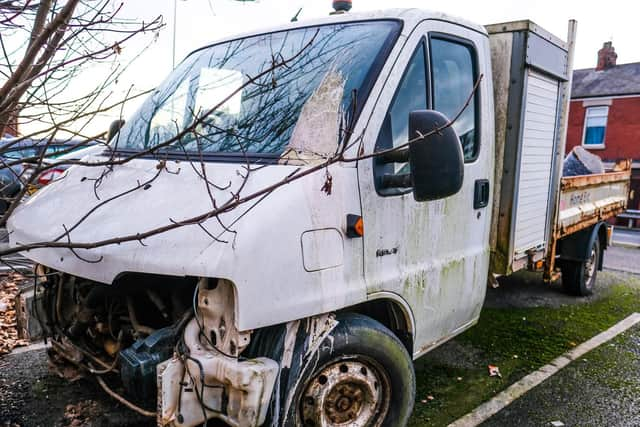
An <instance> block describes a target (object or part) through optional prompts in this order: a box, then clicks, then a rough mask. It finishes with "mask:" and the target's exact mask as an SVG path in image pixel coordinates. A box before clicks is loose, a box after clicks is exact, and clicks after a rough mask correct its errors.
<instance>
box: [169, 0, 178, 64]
mask: <svg viewBox="0 0 640 427" xmlns="http://www.w3.org/2000/svg"><path fill="white" fill-rule="evenodd" d="M177 29H178V0H173V49H172V51H171V70H173V69H175V68H176V35H177Z"/></svg>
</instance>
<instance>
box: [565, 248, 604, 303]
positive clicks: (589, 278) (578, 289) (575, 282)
mask: <svg viewBox="0 0 640 427" xmlns="http://www.w3.org/2000/svg"><path fill="white" fill-rule="evenodd" d="M600 256H601V254H600V242H599V241H598V239H595V240H594V242H593V245H591V250H590V252H589V258H587V260H585V261H582V262H575V261H565V262H564V264H563V265H562V266H561V267H560V269H561V271H562V286H563V287H564V288H565V289H566V290H567V292H569V293H570V294H572V295H577V296H588V295H591V294H592V293H593V289H594V287H595V283H596V276H597V275H598V263H599V262H600Z"/></svg>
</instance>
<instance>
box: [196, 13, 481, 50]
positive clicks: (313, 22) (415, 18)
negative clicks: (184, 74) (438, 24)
mask: <svg viewBox="0 0 640 427" xmlns="http://www.w3.org/2000/svg"><path fill="white" fill-rule="evenodd" d="M382 19H393V20H400V21H402V22H403V23H404V25H403V28H402V35H403V36H407V35H408V34H409V33H410V32H411V31H412V30H413V28H414V27H415V26H416V25H418V24H419V23H420V22H422V21H426V20H429V19H433V20H437V21H444V22H449V23H452V24H456V25H461V26H463V27H466V28H469V29H471V30H474V31H477V32H479V33H481V34H484V35H487V31H486V29H485V27H484V26H482V25H479V24H476V23H473V22H471V21H467V20H465V19H462V18H458V17H453V16H451V15H447V14H445V13H441V12H434V11H431V10H426V9H418V8H412V9H401V8H395V9H385V10H373V11H363V12H356V13H353V12H348V13H340V14H335V15H327V16H326V17H325V18H316V19H309V20H301V21H297V22H289V23H286V24H284V25H278V26H271V27H265V28H261V29H258V30H254V31H251V32H246V33H239V34H235V35H232V36H230V37H225V38H222V39H219V40H216V41H214V42H213V43H211V44H218V43H223V42H226V41H231V40H236V39H241V38H245V37H251V36H255V35H260V34H267V33H273V32H279V31H286V30H292V29H296V28H305V27H313V26H317V25H326V24H334V23H340V22H359V21H374V20H382ZM200 49H202V48H200ZM200 49H196V51H197V50H200ZM192 53H193V52H192Z"/></svg>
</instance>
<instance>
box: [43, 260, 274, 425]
mask: <svg viewBox="0 0 640 427" xmlns="http://www.w3.org/2000/svg"><path fill="white" fill-rule="evenodd" d="M36 270H37V271H36V272H37V280H36V282H37V286H36V296H35V299H34V315H35V316H36V317H37V318H38V320H39V321H40V323H41V324H42V326H43V328H44V331H45V333H46V334H47V336H48V337H49V339H50V341H51V345H52V347H51V349H50V351H49V353H50V354H49V356H50V360H51V362H52V367H53V368H54V370H56V371H57V373H58V374H59V375H61V376H64V377H66V378H68V379H72V380H73V379H78V378H81V377H83V376H87V375H94V376H96V379H97V380H98V383H99V384H100V385H101V387H102V388H104V389H105V390H106V391H107V393H109V394H110V395H112V396H113V397H115V398H116V399H117V400H119V401H120V402H121V403H123V404H125V405H126V406H128V407H129V408H131V409H133V410H136V411H137V412H139V413H141V414H142V415H145V416H148V417H156V418H157V422H158V425H161V426H164V425H174V426H195V425H199V424H202V423H204V422H205V421H206V420H208V419H212V418H217V419H220V420H223V421H224V422H225V423H226V424H228V425H230V426H259V425H261V424H262V423H264V421H265V418H266V413H267V409H268V405H269V402H270V399H271V395H272V392H273V388H274V384H275V381H276V377H277V374H278V369H279V368H278V364H277V363H276V362H275V361H273V360H271V359H267V358H254V359H245V358H243V357H242V352H243V351H244V350H245V349H246V348H247V346H248V345H249V343H250V341H251V333H250V332H239V331H238V330H237V329H236V327H235V324H236V323H235V295H234V288H233V285H232V284H231V283H230V282H229V281H226V280H222V279H204V278H202V279H196V278H176V277H167V276H149V275H136V274H132V275H126V276H124V277H122V278H120V279H119V280H118V282H117V283H116V284H114V286H108V285H103V284H100V283H97V282H93V281H90V280H86V279H81V278H79V277H76V276H71V275H68V274H64V273H60V272H56V271H53V270H50V269H47V268H45V267H43V266H38V267H37V269H36ZM120 389H123V390H124V392H121V391H120ZM152 408H157V412H156V411H155V410H154V409H152Z"/></svg>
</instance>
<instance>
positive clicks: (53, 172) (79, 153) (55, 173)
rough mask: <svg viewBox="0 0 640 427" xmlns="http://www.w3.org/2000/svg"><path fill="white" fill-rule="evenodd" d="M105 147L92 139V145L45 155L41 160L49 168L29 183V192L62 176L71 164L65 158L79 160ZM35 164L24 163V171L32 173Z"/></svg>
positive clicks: (97, 152) (102, 143)
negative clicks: (58, 153) (49, 155)
mask: <svg viewBox="0 0 640 427" xmlns="http://www.w3.org/2000/svg"><path fill="white" fill-rule="evenodd" d="M104 149H105V143H104V142H99V141H92V145H90V146H86V147H83V148H79V149H77V150H73V151H71V152H68V153H64V154H62V155H57V156H56V155H54V156H51V157H47V158H45V159H43V160H42V162H43V163H44V164H48V165H51V166H52V167H51V168H50V169H47V170H46V171H44V172H42V173H41V174H40V176H38V179H36V180H35V181H34V182H32V183H31V184H30V187H29V194H33V193H35V192H36V191H38V190H39V189H41V188H42V187H44V186H45V185H48V184H50V183H52V182H54V181H56V180H58V179H60V178H62V177H63V176H64V174H65V172H66V170H67V169H69V168H70V167H71V166H73V165H72V164H69V163H65V162H64V161H66V160H81V159H82V158H83V157H85V156H89V155H96V154H99V153H100V152H101V151H103V150H104ZM34 166H35V165H25V167H26V171H25V174H27V175H28V174H31V173H33V168H34Z"/></svg>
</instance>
